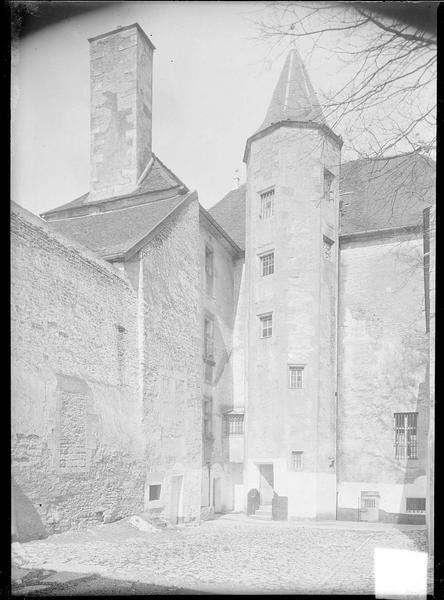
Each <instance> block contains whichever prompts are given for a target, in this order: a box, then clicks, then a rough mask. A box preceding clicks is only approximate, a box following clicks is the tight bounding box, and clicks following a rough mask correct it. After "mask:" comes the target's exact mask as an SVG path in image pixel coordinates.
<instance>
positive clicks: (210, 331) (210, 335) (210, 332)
mask: <svg viewBox="0 0 444 600" xmlns="http://www.w3.org/2000/svg"><path fill="white" fill-rule="evenodd" d="M204 356H205V359H206V360H211V361H213V360H214V322H213V319H210V318H209V317H205V322H204Z"/></svg>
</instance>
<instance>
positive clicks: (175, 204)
mask: <svg viewBox="0 0 444 600" xmlns="http://www.w3.org/2000/svg"><path fill="white" fill-rule="evenodd" d="M192 195H193V193H189V194H186V195H183V194H182V195H178V194H175V195H173V196H172V197H170V198H161V199H159V200H151V201H149V202H146V203H145V204H139V205H135V206H128V207H125V208H121V209H117V210H110V211H106V212H100V213H94V214H89V215H84V216H81V217H72V218H67V219H60V220H55V221H50V222H49V224H50V225H51V226H52V227H53V228H54V229H55V230H57V231H58V232H59V233H61V234H62V235H64V236H66V237H68V238H70V239H74V240H75V241H77V242H79V243H80V244H82V245H83V246H85V247H86V248H89V249H90V250H92V251H93V252H94V253H95V254H97V255H98V256H100V257H101V258H107V259H117V258H120V257H122V258H123V257H124V255H125V254H127V253H129V252H130V251H131V250H132V249H133V248H134V246H136V245H137V244H138V243H139V242H141V241H142V240H143V239H144V238H146V237H147V236H148V235H149V234H150V233H151V232H152V231H153V230H154V229H156V227H157V226H158V225H160V223H162V222H163V221H165V219H166V218H167V217H168V216H170V215H171V214H173V213H174V212H176V210H177V209H178V208H179V207H180V206H181V205H182V204H184V203H185V202H186V201H187V200H188V199H190V197H191V196H192Z"/></svg>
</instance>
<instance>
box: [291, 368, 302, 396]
mask: <svg viewBox="0 0 444 600" xmlns="http://www.w3.org/2000/svg"><path fill="white" fill-rule="evenodd" d="M303 373H304V367H298V366H296V365H289V366H288V387H289V388H291V389H296V390H300V389H302V387H303V378H302V376H303Z"/></svg>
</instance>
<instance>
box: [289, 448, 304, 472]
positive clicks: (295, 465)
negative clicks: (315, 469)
mask: <svg viewBox="0 0 444 600" xmlns="http://www.w3.org/2000/svg"><path fill="white" fill-rule="evenodd" d="M303 468H304V453H303V452H301V451H300V450H297V451H293V452H292V453H291V470H292V471H302V469H303Z"/></svg>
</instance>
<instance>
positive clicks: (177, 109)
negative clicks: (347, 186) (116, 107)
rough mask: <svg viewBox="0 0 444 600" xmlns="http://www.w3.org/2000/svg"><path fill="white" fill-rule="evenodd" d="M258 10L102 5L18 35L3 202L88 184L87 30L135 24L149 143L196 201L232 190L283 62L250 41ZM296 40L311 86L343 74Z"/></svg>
mask: <svg viewBox="0 0 444 600" xmlns="http://www.w3.org/2000/svg"><path fill="white" fill-rule="evenodd" d="M104 4H105V3H104ZM265 10H267V9H266V5H265V4H264V3H253V2H125V3H121V2H115V3H106V6H105V8H104V9H101V10H99V11H96V12H88V13H85V14H83V15H80V16H75V17H72V18H69V19H66V20H64V21H60V22H59V23H56V24H54V25H51V26H48V27H44V28H41V29H40V30H39V31H37V32H35V33H32V34H31V35H27V36H25V37H23V39H22V40H21V41H19V42H18V50H17V52H14V53H13V69H12V99H13V100H12V153H13V154H12V198H13V200H15V201H16V202H18V203H19V204H21V205H22V206H24V207H25V208H27V209H28V210H30V211H32V212H34V213H36V214H39V213H41V212H43V211H45V210H48V209H51V208H54V207H56V206H59V205H61V204H64V203H66V202H69V201H71V200H73V199H74V198H76V197H78V196H80V195H82V194H84V193H85V192H87V191H88V187H89V185H88V182H89V48H88V38H89V37H93V36H96V35H99V34H101V33H105V32H107V31H110V30H112V29H115V28H116V27H117V26H125V25H129V24H131V23H134V22H138V23H139V25H140V26H141V27H142V29H144V31H145V32H146V33H147V34H148V36H149V37H150V39H151V40H152V41H153V43H154V45H155V46H156V50H155V53H154V81H153V150H154V152H155V153H156V154H157V156H159V158H160V159H161V160H162V161H163V162H164V163H165V164H166V165H167V166H168V167H169V168H170V169H171V170H172V171H174V172H175V173H176V174H177V176H178V177H179V178H180V179H182V181H184V182H185V183H186V185H187V186H188V187H189V188H190V189H196V190H197V191H198V194H199V199H200V202H201V203H202V205H203V206H205V207H207V208H208V207H210V206H212V205H213V204H215V203H216V202H218V201H219V200H220V199H221V198H222V197H223V196H224V195H225V194H226V193H227V192H228V191H229V190H230V189H232V188H234V187H236V185H237V184H236V181H235V176H236V169H238V170H239V174H240V177H241V180H242V181H243V180H244V165H243V163H242V156H243V151H244V146H245V141H246V139H247V137H248V136H249V135H251V134H252V133H254V131H255V130H256V129H257V128H258V127H259V125H260V124H261V122H262V120H263V118H264V116H265V112H266V109H267V106H268V104H269V102H270V99H271V96H272V93H273V90H274V87H275V85H276V82H277V80H278V77H279V73H280V70H281V69H282V66H283V63H284V60H285V53H284V54H280V52H281V51H282V50H283V47H279V48H277V49H275V50H274V51H273V53H272V55H271V56H270V55H269V51H270V45H269V43H268V42H266V41H263V40H258V39H254V38H255V37H256V38H257V35H258V31H257V27H256V25H255V23H254V21H255V20H257V19H259V18H264V11H265ZM304 44H305V40H299V41H298V50H299V51H300V54H301V55H302V57H303V59H304V61H305V64H306V67H307V69H308V72H309V74H310V77H311V79H312V83H313V85H314V87H315V89H316V90H318V91H326V87H328V84H329V82H330V83H331V82H332V81H333V79H334V80H335V83H337V82H338V81H340V80H341V77H344V76H345V74H344V72H343V65H341V64H339V63H338V62H336V63H335V61H334V57H333V58H332V55H331V53H330V54H329V55H327V54H323V53H322V52H317V53H316V54H313V55H310V54H309V52H308V44H307V45H304ZM267 57H268V58H267ZM336 132H337V133H339V134H341V133H343V132H341V131H340V130H339V131H336ZM344 149H345V155H344V158H345V159H347V154H346V152H347V151H346V147H344Z"/></svg>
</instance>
